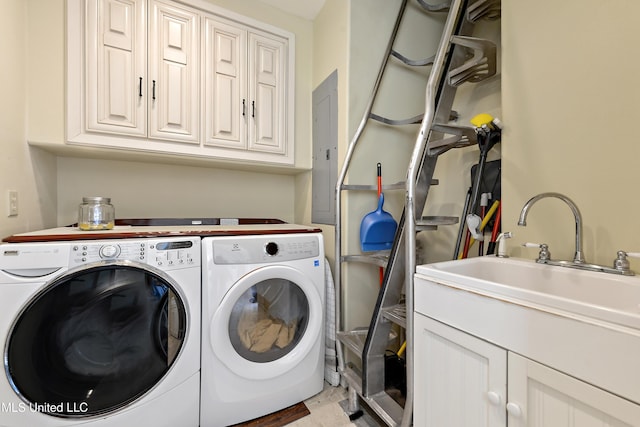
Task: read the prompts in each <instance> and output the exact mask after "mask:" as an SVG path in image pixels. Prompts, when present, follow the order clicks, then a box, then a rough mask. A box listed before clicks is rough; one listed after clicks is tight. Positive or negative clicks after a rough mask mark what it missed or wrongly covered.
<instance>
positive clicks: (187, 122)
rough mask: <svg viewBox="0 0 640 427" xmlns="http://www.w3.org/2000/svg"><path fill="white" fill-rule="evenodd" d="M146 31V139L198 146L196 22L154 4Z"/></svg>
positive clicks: (177, 10)
mask: <svg viewBox="0 0 640 427" xmlns="http://www.w3.org/2000/svg"><path fill="white" fill-rule="evenodd" d="M151 5H152V6H151V7H152V13H151V16H150V25H149V26H150V28H149V34H150V35H149V82H148V84H149V87H148V94H149V103H150V104H149V105H150V114H149V125H150V127H149V136H150V137H151V138H159V139H169V140H172V141H181V142H192V143H196V144H197V143H198V142H199V123H200V121H199V115H200V108H199V102H200V97H199V81H198V77H199V75H200V74H199V73H200V70H199V58H198V53H199V20H198V15H197V14H195V13H192V12H191V11H189V10H186V9H183V8H178V7H176V6H173V5H169V4H165V3H161V2H157V1H154V2H152V3H151Z"/></svg>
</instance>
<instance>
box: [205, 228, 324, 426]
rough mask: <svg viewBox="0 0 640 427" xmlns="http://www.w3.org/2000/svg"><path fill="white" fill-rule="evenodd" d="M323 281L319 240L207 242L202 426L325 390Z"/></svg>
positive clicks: (313, 236)
mask: <svg viewBox="0 0 640 427" xmlns="http://www.w3.org/2000/svg"><path fill="white" fill-rule="evenodd" d="M324 277H325V269H324V247H323V240H322V235H321V234H319V233H309V234H304V233H303V234H270V235H269V234H265V235H252V236H227V237H209V238H204V239H203V240H202V358H201V363H202V365H201V393H200V397H201V403H200V425H201V426H202V427H220V426H226V425H229V424H235V423H239V422H242V421H246V420H250V419H254V418H257V417H261V416H264V415H267V414H269V413H272V412H275V411H278V410H280V409H283V408H286V407H288V406H291V405H293V404H296V403H298V402H300V401H302V400H304V399H307V398H309V397H311V396H313V395H315V394H317V393H319V392H320V391H322V388H323V381H324V330H323V325H324V286H325V283H324Z"/></svg>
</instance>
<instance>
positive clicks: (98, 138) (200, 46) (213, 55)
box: [66, 0, 294, 166]
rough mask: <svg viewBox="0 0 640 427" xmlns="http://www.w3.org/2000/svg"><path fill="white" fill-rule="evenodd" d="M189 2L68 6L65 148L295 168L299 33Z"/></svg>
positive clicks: (104, 1) (98, 1)
mask: <svg viewBox="0 0 640 427" xmlns="http://www.w3.org/2000/svg"><path fill="white" fill-rule="evenodd" d="M187 3H190V2H188V1H186V2H180V3H177V2H173V1H171V0H88V1H83V0H68V8H67V13H68V16H67V18H68V19H67V26H68V28H67V34H68V67H67V73H68V76H67V90H68V94H67V99H68V103H67V137H66V143H67V144H71V145H84V146H96V147H101V148H107V149H118V150H133V151H137V152H151V153H161V154H169V155H177V156H187V157H190V158H202V159H215V160H223V161H225V160H230V161H233V162H238V161H240V162H246V163H261V164H274V165H287V166H291V165H293V164H294V152H293V147H294V142H293V129H294V127H293V120H294V115H293V111H294V110H293V99H294V96H293V88H294V76H293V69H294V54H293V52H294V37H293V35H292V34H290V33H288V32H286V31H283V30H280V29H278V28H275V27H272V26H269V25H266V24H262V23H260V22H257V21H254V20H251V19H249V18H244V17H242V16H239V15H237V14H233V13H231V12H226V11H224V10H222V9H219V8H217V7H215V6H213V5H211V6H209V5H207V4H206V3H203V2H195V0H194V5H193V7H191V4H189V5H187ZM78 36H80V40H78Z"/></svg>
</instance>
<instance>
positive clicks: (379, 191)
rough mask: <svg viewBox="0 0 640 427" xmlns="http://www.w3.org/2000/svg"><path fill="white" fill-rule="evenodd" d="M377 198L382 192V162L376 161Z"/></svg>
mask: <svg viewBox="0 0 640 427" xmlns="http://www.w3.org/2000/svg"><path fill="white" fill-rule="evenodd" d="M377 166H378V199H379V198H380V194H382V164H380V163H378V165H377Z"/></svg>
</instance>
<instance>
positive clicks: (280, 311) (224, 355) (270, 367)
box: [211, 266, 323, 379]
mask: <svg viewBox="0 0 640 427" xmlns="http://www.w3.org/2000/svg"><path fill="white" fill-rule="evenodd" d="M322 319H323V315H322V301H321V297H320V295H319V294H318V290H317V289H316V286H315V285H314V284H313V283H312V282H311V280H310V279H309V278H308V277H306V276H304V275H303V274H302V273H301V272H299V271H298V270H296V269H293V268H290V267H285V266H270V267H263V268H260V269H257V270H254V271H252V272H251V273H249V274H247V275H245V276H243V277H242V279H241V280H240V281H238V282H237V283H236V284H234V286H233V287H232V288H231V289H230V290H229V292H228V293H227V294H226V295H225V297H224V298H223V300H222V302H221V303H220V307H219V308H218V310H217V311H216V313H215V315H214V318H213V322H212V326H211V338H212V347H213V350H214V352H215V353H216V355H217V356H218V357H219V358H220V359H221V360H222V361H223V362H224V363H225V365H227V367H228V368H230V369H231V370H233V371H234V372H235V373H237V374H238V375H241V376H243V377H246V378H252V379H264V378H270V377H274V376H278V375H281V374H283V373H285V372H286V371H287V370H289V369H291V367H292V366H295V365H296V364H297V363H299V362H300V361H301V360H302V359H303V358H304V357H306V355H307V353H308V352H309V350H310V349H311V348H312V347H313V345H315V344H317V342H318V338H319V336H320V331H321V325H322Z"/></svg>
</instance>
